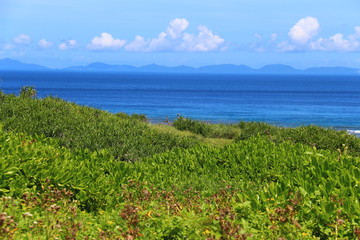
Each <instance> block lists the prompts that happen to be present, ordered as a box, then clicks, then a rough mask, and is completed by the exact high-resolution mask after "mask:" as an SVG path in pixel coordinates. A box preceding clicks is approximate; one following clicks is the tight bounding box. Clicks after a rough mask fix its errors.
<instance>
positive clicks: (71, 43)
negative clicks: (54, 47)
mask: <svg viewBox="0 0 360 240" xmlns="http://www.w3.org/2000/svg"><path fill="white" fill-rule="evenodd" d="M75 48H77V41H76V40H73V39H72V40H68V41H65V42H63V43H61V44H59V49H60V50H69V49H75Z"/></svg>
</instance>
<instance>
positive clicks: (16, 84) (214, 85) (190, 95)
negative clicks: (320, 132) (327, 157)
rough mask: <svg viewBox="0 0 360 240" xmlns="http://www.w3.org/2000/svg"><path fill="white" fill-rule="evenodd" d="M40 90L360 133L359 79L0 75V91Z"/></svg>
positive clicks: (121, 104)
mask: <svg viewBox="0 0 360 240" xmlns="http://www.w3.org/2000/svg"><path fill="white" fill-rule="evenodd" d="M25 85H30V86H34V87H35V88H36V89H37V91H38V96H39V97H45V96H48V95H52V96H57V97H60V98H63V99H66V100H68V101H72V102H76V103H78V104H82V105H87V106H92V107H96V108H100V109H103V110H107V111H110V112H114V113H116V112H126V113H129V114H132V113H141V114H146V115H147V116H148V118H149V119H151V120H152V121H163V120H165V117H166V116H168V117H169V119H170V120H173V119H175V118H176V116H177V114H181V115H183V116H188V117H191V118H194V119H200V120H206V121H211V122H227V123H228V122H238V121H242V120H243V121H264V122H268V123H272V124H276V125H281V126H299V125H305V124H306V125H308V124H316V125H321V126H326V127H334V128H345V129H349V130H360V121H359V117H360V76H299V75H298V76H294V75H293V76H283V75H282V76H275V75H213V74H154V73H146V74H145V73H81V72H80V73H79V72H0V89H2V90H3V91H4V92H6V93H16V94H18V92H19V89H20V87H21V86H25Z"/></svg>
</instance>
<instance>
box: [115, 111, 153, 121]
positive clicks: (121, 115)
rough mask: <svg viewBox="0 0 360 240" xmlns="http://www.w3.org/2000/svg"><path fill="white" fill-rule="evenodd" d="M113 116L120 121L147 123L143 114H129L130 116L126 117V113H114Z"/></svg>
mask: <svg viewBox="0 0 360 240" xmlns="http://www.w3.org/2000/svg"><path fill="white" fill-rule="evenodd" d="M115 116H117V117H119V118H121V119H133V120H139V121H142V122H147V121H148V119H147V118H146V115H145V114H131V115H128V114H126V113H123V112H119V113H116V114H115Z"/></svg>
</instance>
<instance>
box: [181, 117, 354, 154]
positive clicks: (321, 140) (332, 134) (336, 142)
mask: <svg viewBox="0 0 360 240" xmlns="http://www.w3.org/2000/svg"><path fill="white" fill-rule="evenodd" d="M174 127H175V128H177V129H179V130H186V131H190V132H193V133H196V134H200V135H202V136H204V137H207V136H210V137H213V138H218V137H220V138H221V137H222V138H228V139H235V141H242V140H246V139H249V138H251V137H254V136H258V135H262V136H267V137H268V138H269V140H271V141H273V142H277V143H281V142H284V141H290V142H293V143H301V144H304V145H308V146H312V147H316V148H318V149H326V150H334V151H339V150H340V149H342V148H343V147H344V146H346V147H347V151H349V152H350V153H351V154H352V155H355V156H360V141H359V139H358V138H357V137H355V136H353V135H349V134H348V133H347V132H346V131H334V130H332V129H326V128H322V127H318V126H314V125H312V126H303V127H297V128H284V127H276V126H273V125H270V124H267V123H259V122H240V123H238V124H228V125H224V124H208V123H205V122H201V121H196V120H192V119H188V118H184V117H179V118H178V119H176V121H175V122H174Z"/></svg>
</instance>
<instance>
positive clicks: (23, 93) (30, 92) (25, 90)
mask: <svg viewBox="0 0 360 240" xmlns="http://www.w3.org/2000/svg"><path fill="white" fill-rule="evenodd" d="M36 93H37V92H36V89H35V88H34V87H31V86H24V87H22V88H21V89H20V97H23V98H33V97H36Z"/></svg>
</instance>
